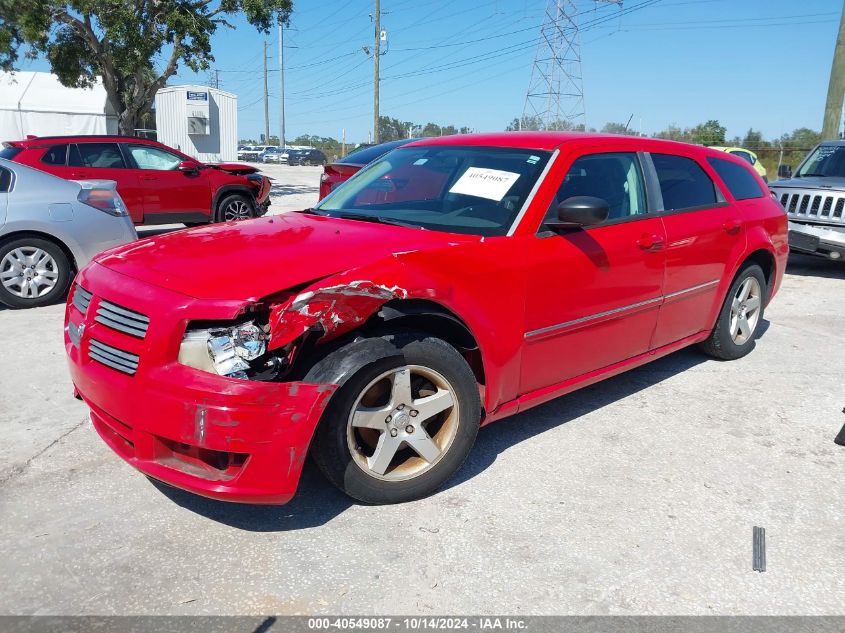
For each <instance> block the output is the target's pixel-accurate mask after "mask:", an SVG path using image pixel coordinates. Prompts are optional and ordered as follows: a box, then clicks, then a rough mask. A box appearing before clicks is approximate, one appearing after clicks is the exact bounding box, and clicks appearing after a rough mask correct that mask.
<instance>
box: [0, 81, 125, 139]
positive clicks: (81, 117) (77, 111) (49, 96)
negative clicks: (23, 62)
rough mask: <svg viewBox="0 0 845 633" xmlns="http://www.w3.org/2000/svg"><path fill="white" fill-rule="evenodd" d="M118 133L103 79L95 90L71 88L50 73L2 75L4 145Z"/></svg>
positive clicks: (0, 131)
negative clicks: (44, 138)
mask: <svg viewBox="0 0 845 633" xmlns="http://www.w3.org/2000/svg"><path fill="white" fill-rule="evenodd" d="M116 133H117V116H116V114H115V112H114V110H113V109H112V108H111V106H110V105H109V102H108V98H107V97H106V90H105V88H103V85H102V83H101V82H100V80H99V79H98V80H97V83H96V84H95V85H94V86H93V87H92V88H67V87H65V86H63V85H62V84H61V83H59V78H58V77H56V75H52V74H50V73H40V72H28V71H26V72H25V71H20V72H15V73H6V72H0V142H2V141H18V140H21V139H24V138H26V136H27V135H29V134H32V135H35V136H57V135H71V134H73V135H76V134H116Z"/></svg>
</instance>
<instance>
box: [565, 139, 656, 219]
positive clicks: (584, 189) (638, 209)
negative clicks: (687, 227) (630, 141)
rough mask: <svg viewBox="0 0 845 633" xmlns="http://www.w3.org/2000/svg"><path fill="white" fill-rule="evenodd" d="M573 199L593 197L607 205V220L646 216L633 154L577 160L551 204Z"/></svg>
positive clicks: (642, 193)
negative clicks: (575, 197) (576, 197)
mask: <svg viewBox="0 0 845 633" xmlns="http://www.w3.org/2000/svg"><path fill="white" fill-rule="evenodd" d="M573 196H594V197H596V198H601V199H603V200H605V201H606V202H607V206H608V209H609V213H608V216H607V219H608V220H619V219H621V218H627V217H630V216H632V215H642V214H644V213H648V208H647V206H646V197H645V187H644V186H643V175H642V171H641V170H640V162H639V160H638V159H637V155H636V154H634V153H618V154H617V153H613V154H610V153H609V154H589V155H587V156H581V157H580V158H577V159H576V160H575V162H574V163H572V167H570V168H569V171H568V172H567V174H566V176H565V177H564V179H563V184H561V186H560V189H558V192H557V195H556V196H555V200H554V202H553V203H552V208H551V209H550V210H549V213H550V214H554V213H555V212H556V209H557V205H558V204H560V203H561V202H563V201H564V200H566V199H567V198H571V197H573Z"/></svg>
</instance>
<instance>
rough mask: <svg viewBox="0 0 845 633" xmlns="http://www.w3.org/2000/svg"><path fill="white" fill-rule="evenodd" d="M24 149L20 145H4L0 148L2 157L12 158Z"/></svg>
mask: <svg viewBox="0 0 845 633" xmlns="http://www.w3.org/2000/svg"><path fill="white" fill-rule="evenodd" d="M22 151H23V150H22V149H21V148H20V147H4V148H2V149H0V158H5V159H6V160H12V159H13V158H14V157H15V156H17V155H18V154H20V153H21V152H22Z"/></svg>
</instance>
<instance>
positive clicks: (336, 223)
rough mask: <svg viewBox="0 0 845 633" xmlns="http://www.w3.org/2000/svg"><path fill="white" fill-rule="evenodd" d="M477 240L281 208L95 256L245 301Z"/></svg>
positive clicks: (200, 293) (193, 290) (177, 285)
mask: <svg viewBox="0 0 845 633" xmlns="http://www.w3.org/2000/svg"><path fill="white" fill-rule="evenodd" d="M479 239H480V238H478V237H474V236H460V235H453V234H447V233H438V232H434V231H424V230H419V229H410V228H405V227H399V226H390V225H382V224H373V223H371V222H361V221H355V220H341V219H337V218H327V217H321V216H315V215H306V214H303V213H287V214H284V215H277V216H271V217H265V218H260V219H256V220H246V221H244V222H233V223H227V224H217V225H213V226H208V227H203V228H197V229H188V230H182V231H174V232H172V233H167V234H163V235H159V236H156V237H152V238H148V239H144V240H140V241H138V242H133V243H131V244H128V245H126V246H124V247H121V248H118V249H113V250H110V251H108V252H106V253H105V254H103V255H101V256H100V257H98V258H95V261H97V263H98V264H100V265H103V266H106V267H108V268H110V269H111V270H114V271H115V272H118V273H121V274H124V275H128V276H129V277H134V278H135V279H140V280H142V281H145V282H147V283H150V284H154V285H156V286H160V287H163V288H167V289H169V290H173V291H175V292H179V293H182V294H184V295H188V296H191V297H195V298H197V299H223V300H244V301H247V300H256V299H260V298H262V297H266V296H268V295H271V294H273V293H275V292H279V291H282V290H287V289H289V288H292V287H294V286H298V285H301V284H303V283H306V282H311V281H314V280H317V279H320V278H323V277H327V276H329V275H333V274H335V273H339V272H344V271H347V270H350V269H353V268H358V267H360V266H363V265H366V264H370V263H372V262H374V261H376V260H378V259H381V258H383V257H387V256H390V255H392V254H399V253H403V252H409V251H417V250H422V249H433V248H441V247H445V246H448V245H450V244H454V243H456V242H462V241H478V240H479Z"/></svg>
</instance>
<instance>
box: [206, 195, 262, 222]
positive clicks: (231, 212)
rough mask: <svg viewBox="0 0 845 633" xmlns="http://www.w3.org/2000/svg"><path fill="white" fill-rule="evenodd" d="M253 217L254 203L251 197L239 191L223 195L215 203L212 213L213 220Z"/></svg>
mask: <svg viewBox="0 0 845 633" xmlns="http://www.w3.org/2000/svg"><path fill="white" fill-rule="evenodd" d="M254 217H255V203H254V202H253V201H252V199H251V198H249V197H248V196H245V195H244V194H241V193H233V194H229V195H227V196H224V197H223V199H222V200H221V201H220V204H218V205H217V211H216V213H215V214H214V221H215V222H233V221H240V220H248V219H250V218H254Z"/></svg>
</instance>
